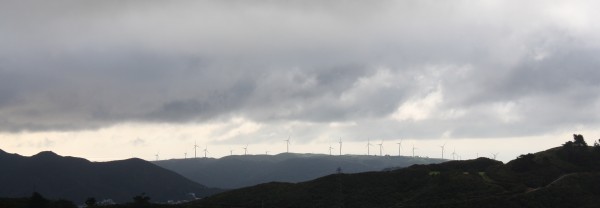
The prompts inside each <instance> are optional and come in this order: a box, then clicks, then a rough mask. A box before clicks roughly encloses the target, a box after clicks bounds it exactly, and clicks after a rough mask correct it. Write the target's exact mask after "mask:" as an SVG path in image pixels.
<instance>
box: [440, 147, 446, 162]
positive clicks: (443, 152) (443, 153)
mask: <svg viewBox="0 0 600 208" xmlns="http://www.w3.org/2000/svg"><path fill="white" fill-rule="evenodd" d="M440 147H441V148H442V160H443V159H444V148H445V147H446V143H444V145H442V146H440Z"/></svg>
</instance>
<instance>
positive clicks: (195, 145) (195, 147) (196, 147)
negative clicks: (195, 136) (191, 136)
mask: <svg viewBox="0 0 600 208" xmlns="http://www.w3.org/2000/svg"><path fill="white" fill-rule="evenodd" d="M198 147H199V146H198V144H196V141H194V158H196V149H198Z"/></svg>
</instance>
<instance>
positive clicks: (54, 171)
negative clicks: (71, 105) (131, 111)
mask: <svg viewBox="0 0 600 208" xmlns="http://www.w3.org/2000/svg"><path fill="white" fill-rule="evenodd" d="M0 168H1V170H2V171H0V184H1V188H0V197H15V198H16V197H28V196H30V195H31V193H32V192H33V191H37V192H39V193H41V194H42V195H44V196H46V197H48V198H55V199H58V198H63V199H67V200H71V201H74V202H78V203H80V202H82V201H84V200H85V199H86V198H87V197H95V198H97V199H99V200H100V199H112V200H114V201H115V202H127V201H131V199H132V197H133V196H136V195H139V194H141V193H146V195H148V196H150V197H151V198H152V201H156V202H160V201H166V200H181V199H188V198H189V195H188V194H189V193H195V194H196V196H197V197H203V196H207V195H210V194H213V193H217V192H219V191H220V190H218V189H212V188H207V187H206V186H204V185H200V184H198V183H196V182H193V181H191V180H189V179H187V178H185V177H183V176H181V175H179V174H177V173H174V172H172V171H169V170H166V169H164V168H161V167H158V166H156V165H154V164H152V163H150V162H147V161H144V160H142V159H138V158H132V159H127V160H119V161H111V162H90V161H88V160H86V159H82V158H76V157H63V156H60V155H57V154H55V153H54V152H50V151H45V152H40V153H38V154H36V155H33V156H31V157H24V156H21V155H18V154H10V153H6V152H5V151H3V150H0Z"/></svg>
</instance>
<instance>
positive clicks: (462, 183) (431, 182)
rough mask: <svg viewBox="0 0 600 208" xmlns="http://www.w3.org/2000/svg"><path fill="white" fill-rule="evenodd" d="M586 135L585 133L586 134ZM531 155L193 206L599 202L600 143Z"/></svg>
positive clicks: (338, 179) (242, 194) (280, 186)
mask: <svg viewBox="0 0 600 208" xmlns="http://www.w3.org/2000/svg"><path fill="white" fill-rule="evenodd" d="M582 139H583V138H582ZM582 144H583V143H579V144H578V143H577V142H570V143H569V142H567V143H566V144H565V145H563V146H562V147H558V148H553V149H550V150H547V151H543V152H539V153H536V154H526V155H522V156H520V157H519V158H517V159H515V160H513V161H511V162H509V163H507V164H503V163H502V162H499V161H495V160H491V159H488V158H478V159H475V160H468V161H449V162H444V163H441V164H430V165H413V166H410V167H408V168H403V169H398V170H393V171H379V172H367V173H358V174H332V175H329V176H326V177H322V178H318V179H316V180H312V181H308V182H303V183H297V184H294V183H278V182H272V183H266V184H261V185H257V186H252V187H247V188H242V189H237V190H232V191H228V192H224V193H221V194H217V195H214V196H210V197H207V198H205V199H202V200H198V201H195V202H191V203H190V204H188V206H190V207H600V144H598V145H595V146H594V147H587V146H585V145H582Z"/></svg>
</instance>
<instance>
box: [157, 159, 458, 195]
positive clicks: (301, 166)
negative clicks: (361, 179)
mask: <svg viewBox="0 0 600 208" xmlns="http://www.w3.org/2000/svg"><path fill="white" fill-rule="evenodd" d="M443 161H446V160H442V159H434V158H422V157H405V156H367V155H342V156H338V155H324V154H298V153H281V154H277V155H233V156H227V157H223V158H220V159H215V158H191V159H172V160H163V161H155V162H153V163H154V164H157V165H159V166H161V167H164V168H167V169H170V170H173V171H175V172H177V173H179V174H181V175H183V176H186V177H188V178H190V179H192V180H194V181H196V182H199V183H202V184H205V185H207V186H210V187H218V188H227V189H232V188H241V187H246V186H252V185H256V184H261V183H266V182H272V181H278V182H302V181H307V180H312V179H315V178H318V177H322V176H325V175H329V174H332V173H336V172H337V169H338V168H340V169H341V172H343V173H359V172H366V171H379V170H383V169H385V168H391V167H406V166H409V165H413V164H429V163H439V162H443Z"/></svg>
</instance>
